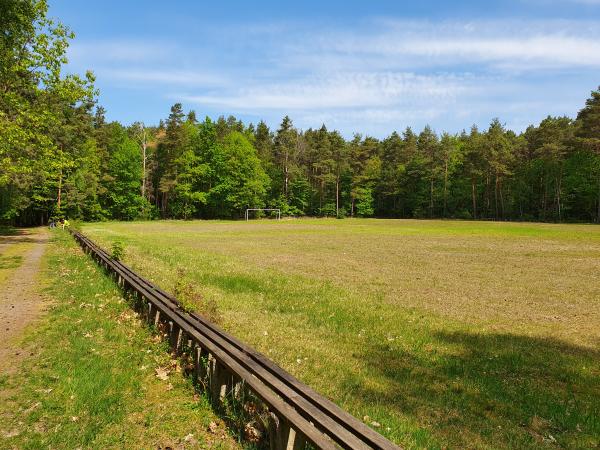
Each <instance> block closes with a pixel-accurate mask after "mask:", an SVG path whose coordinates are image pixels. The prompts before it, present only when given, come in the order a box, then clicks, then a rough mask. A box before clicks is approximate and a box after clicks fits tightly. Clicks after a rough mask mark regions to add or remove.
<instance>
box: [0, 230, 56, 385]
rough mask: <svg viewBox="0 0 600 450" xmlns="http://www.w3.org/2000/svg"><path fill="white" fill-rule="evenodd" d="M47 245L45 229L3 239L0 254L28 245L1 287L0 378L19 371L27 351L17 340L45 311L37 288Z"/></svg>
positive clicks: (23, 232) (20, 233)
mask: <svg viewBox="0 0 600 450" xmlns="http://www.w3.org/2000/svg"><path fill="white" fill-rule="evenodd" d="M47 241H48V231H47V230H46V229H44V228H38V229H33V230H27V231H22V232H19V233H18V234H16V235H14V236H9V237H4V238H3V241H2V252H3V253H4V251H6V249H7V248H8V247H9V246H10V247H13V246H21V245H25V244H29V245H28V249H27V251H26V252H25V253H24V254H23V255H22V259H20V265H18V267H16V268H15V269H14V270H13V271H12V273H10V275H9V276H8V278H7V279H6V280H5V281H4V283H2V285H1V286H0V323H1V324H2V326H1V327H0V375H10V374H12V373H14V372H15V370H16V369H17V368H18V367H19V362H20V361H21V360H22V359H23V358H24V357H25V356H26V354H27V350H26V349H25V348H23V347H22V346H20V345H19V344H18V338H19V337H20V336H21V335H22V334H23V331H24V329H25V328H26V327H27V326H29V325H30V324H32V323H33V322H34V321H35V320H36V319H37V318H38V317H39V316H40V315H41V313H42V312H43V310H44V299H43V297H42V296H41V295H40V294H39V292H38V289H37V286H38V280H39V278H38V276H39V269H40V264H41V260H42V256H43V254H44V250H45V248H46V243H47Z"/></svg>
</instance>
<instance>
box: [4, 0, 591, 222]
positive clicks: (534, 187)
mask: <svg viewBox="0 0 600 450" xmlns="http://www.w3.org/2000/svg"><path fill="white" fill-rule="evenodd" d="M4 3H6V7H4V6H3V8H4V9H5V11H6V12H7V13H6V14H3V15H2V17H1V18H0V25H1V26H2V30H3V33H2V37H1V39H2V47H1V48H0V52H1V53H0V58H1V60H0V95H1V98H0V133H1V134H0V217H1V218H2V219H4V220H5V221H12V222H14V223H19V224H37V223H45V222H47V221H48V220H49V219H50V218H51V217H61V216H66V217H69V218H78V219H83V220H104V219H119V220H132V219H138V218H158V217H163V218H183V219H190V218H237V217H241V216H243V214H244V211H245V209H246V208H259V207H271V208H280V209H281V210H282V213H283V214H287V215H297V216H301V215H310V216H333V217H348V216H359V217H371V216H378V217H423V218H425V217H428V218H440V217H441V218H462V219H494V220H536V221H584V222H600V90H599V91H594V92H592V95H591V97H590V98H589V99H588V100H587V102H586V104H585V105H584V107H583V109H582V110H581V111H580V112H579V114H578V116H577V118H576V119H575V120H572V119H570V118H567V117H548V118H546V119H544V120H543V121H542V122H541V123H540V124H539V125H538V126H530V127H529V128H527V130H525V132H523V133H520V134H517V133H514V132H513V131H511V130H507V129H506V128H505V127H504V126H503V125H502V123H501V122H500V121H499V120H493V121H492V123H491V124H490V125H489V127H488V128H487V129H484V130H479V129H477V128H476V127H472V128H471V129H470V130H469V131H468V132H467V131H465V132H462V133H460V134H457V135H453V134H448V133H442V134H441V135H439V134H437V133H436V132H434V131H433V130H432V129H431V128H430V127H426V128H425V129H423V130H422V131H420V132H419V133H416V132H413V130H411V129H410V128H406V129H405V130H404V131H403V132H401V133H396V132H394V133H392V134H391V135H390V136H388V137H387V138H385V139H383V140H378V139H375V138H373V137H369V136H361V135H355V136H354V137H353V138H352V139H351V140H346V139H344V138H343V137H342V136H341V135H340V133H338V132H337V131H330V130H328V129H327V128H326V127H325V125H323V126H322V127H321V128H319V129H308V130H304V131H303V130H298V129H297V128H295V127H294V126H293V124H292V121H291V120H290V118H289V117H287V116H286V117H285V118H284V119H283V121H282V122H281V124H280V125H279V127H278V128H277V129H276V130H271V129H269V127H268V126H267V125H266V124H265V123H264V122H260V123H258V124H257V125H256V126H254V125H253V124H249V125H246V124H243V123H242V122H241V121H239V120H237V119H236V118H234V117H232V116H230V117H229V118H227V119H225V118H223V117H220V118H218V119H217V120H216V121H213V120H211V119H209V118H208V117H207V118H205V119H204V120H202V121H199V120H198V119H197V117H196V114H195V112H194V111H190V112H188V113H187V114H186V113H185V112H184V111H183V108H182V105H181V104H175V105H174V106H173V107H172V108H171V112H170V114H169V116H168V118H166V119H165V120H164V121H161V122H160V124H158V126H144V125H143V124H142V123H134V124H133V125H131V126H128V127H125V126H123V125H121V124H119V123H116V122H112V123H106V121H105V118H104V114H105V111H104V109H103V108H102V107H95V104H94V97H95V95H96V92H95V91H94V88H93V81H94V80H93V76H92V75H91V74H87V76H86V78H79V77H76V76H62V75H61V65H62V64H63V63H64V52H65V49H66V47H67V44H68V40H69V39H70V37H71V35H70V33H69V31H68V30H67V29H66V28H65V27H64V26H62V25H60V24H54V23H52V22H50V21H48V20H47V19H46V18H45V17H46V16H45V14H46V4H45V2H44V1H33V0H31V1H22V0H14V1H11V0H5V1H4V2H3V4H4ZM94 107H95V108H94Z"/></svg>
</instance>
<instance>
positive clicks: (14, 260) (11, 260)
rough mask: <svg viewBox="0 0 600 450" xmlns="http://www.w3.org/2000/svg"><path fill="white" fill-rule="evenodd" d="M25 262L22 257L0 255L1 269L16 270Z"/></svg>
mask: <svg viewBox="0 0 600 450" xmlns="http://www.w3.org/2000/svg"><path fill="white" fill-rule="evenodd" d="M22 262H23V257H22V256H4V255H0V269H16V268H17V267H19V266H20V265H21V263H22Z"/></svg>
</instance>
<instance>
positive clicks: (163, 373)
mask: <svg viewBox="0 0 600 450" xmlns="http://www.w3.org/2000/svg"><path fill="white" fill-rule="evenodd" d="M154 371H155V372H156V378H158V379H159V380H163V381H166V380H168V379H169V371H168V370H166V369H163V368H162V367H157V368H156V369H154Z"/></svg>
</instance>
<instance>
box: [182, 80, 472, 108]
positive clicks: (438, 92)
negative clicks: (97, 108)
mask: <svg viewBox="0 0 600 450" xmlns="http://www.w3.org/2000/svg"><path fill="white" fill-rule="evenodd" d="M466 90H467V87H466V86H465V77H457V76H453V75H437V76H424V75H416V74H413V73H371V72H365V73H350V74H347V73H335V74H332V75H330V76H327V75H321V76H318V77H308V78H302V79H298V80H290V81H285V82H278V83H272V82H266V83H261V84H256V85H252V86H248V87H245V88H242V89H239V90H235V91H233V92H219V93H212V94H206V95H191V96H185V97H184V99H185V100H186V101H189V102H194V103H198V104H204V105H210V106H216V107H219V108H230V109H233V110H238V111H239V110H244V111H260V110H264V109H285V110H314V109H317V110H324V109H339V108H365V107H383V106H386V107H389V106H393V105H397V104H405V105H408V104H411V103H412V104H415V103H421V102H432V101H439V102H443V103H447V102H449V101H452V99H454V98H456V97H457V96H459V95H462V94H464V93H465V91H466Z"/></svg>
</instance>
